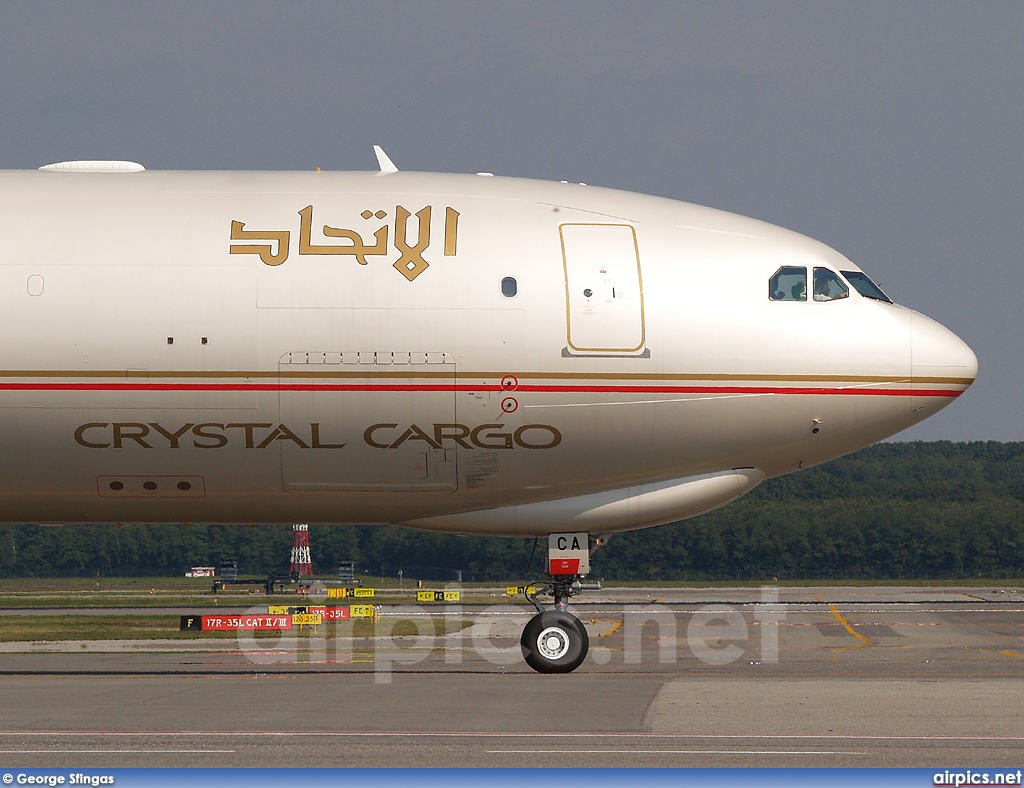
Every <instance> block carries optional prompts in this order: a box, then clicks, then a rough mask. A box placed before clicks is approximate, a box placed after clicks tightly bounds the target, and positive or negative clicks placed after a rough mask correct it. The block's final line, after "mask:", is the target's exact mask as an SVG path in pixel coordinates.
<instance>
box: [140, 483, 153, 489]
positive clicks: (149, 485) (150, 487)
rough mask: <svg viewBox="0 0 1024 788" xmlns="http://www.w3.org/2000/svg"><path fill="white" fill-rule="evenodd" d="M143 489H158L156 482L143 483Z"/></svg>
mask: <svg viewBox="0 0 1024 788" xmlns="http://www.w3.org/2000/svg"><path fill="white" fill-rule="evenodd" d="M142 489H144V490H155V489H156V482H145V483H144V484H143V485H142Z"/></svg>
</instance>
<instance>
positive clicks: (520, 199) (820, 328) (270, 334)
mask: <svg viewBox="0 0 1024 788" xmlns="http://www.w3.org/2000/svg"><path fill="white" fill-rule="evenodd" d="M428 209H429V210H428ZM0 237H2V238H3V239H4V241H3V246H2V251H0V328H2V336H3V344H2V354H3V359H2V362H0V436H2V446H3V450H2V452H0V496H2V501H3V508H2V514H0V517H2V519H3V520H4V521H7V522H129V521H131V522H288V523H291V522H314V523H316V522H327V523H339V522H349V523H404V524H408V525H414V526H416V527H422V528H433V529H436V530H444V531H454V532H459V533H506V534H522V535H530V534H544V533H548V532H551V531H558V530H574V529H577V530H589V531H591V532H592V533H601V532H612V531H617V530H625V529H629V528H637V527H644V526H647V525H655V524H658V523H661V522H670V521H672V520H675V519H680V518H682V517H686V516H690V515H692V514H697V513H699V512H701V511H706V510H707V509H709V508H714V506H717V505H720V504H722V503H725V502H727V501H728V500H732V499H733V498H735V497H737V496H738V495H740V494H742V493H743V492H745V491H746V490H748V489H750V488H751V487H753V486H754V485H756V484H757V483H758V482H759V481H760V480H761V479H762V478H765V477H770V476H775V475H778V474H782V473H787V472H789V471H793V470H797V469H798V468H802V467H807V466H810V465H813V464H815V463H819V462H822V461H824V460H828V459H830V458H834V457H837V456H840V455H842V454H844V453H847V452H849V451H852V450H854V449H857V448H860V447H862V446H866V445H868V444H871V443H873V442H875V441H877V440H879V439H881V438H884V437H886V436H888V435H892V434H893V433H896V432H899V431H900V430H903V429H905V428H906V427H909V426H910V425H912V424H915V423H917V422H919V421H920V420H922V419H924V418H926V417H927V416H929V415H931V414H932V413H935V412H936V411H938V410H939V409H941V408H942V407H944V406H945V405H947V404H948V403H949V402H951V401H952V400H953V399H954V398H955V397H957V396H958V395H959V394H960V393H962V392H963V391H964V390H965V389H966V388H967V387H968V386H969V385H970V383H971V381H973V379H974V376H975V374H976V372H977V363H976V360H975V358H974V355H973V353H972V352H971V351H970V349H969V348H967V346H966V345H964V344H963V343H962V342H961V341H960V340H959V339H957V338H956V337H955V336H954V335H953V334H951V333H949V332H948V331H946V330H945V329H944V328H942V327H941V326H939V325H938V324H937V323H934V322H933V321H931V320H929V319H928V318H926V317H923V316H922V315H920V314H918V313H915V312H912V311H910V310H908V309H905V308H903V307H899V306H896V305H893V304H889V303H884V302H882V301H879V300H874V299H871V298H865V297H863V296H862V295H860V293H859V292H858V291H857V290H856V289H855V288H852V287H851V288H849V290H850V293H849V296H848V297H845V298H838V299H833V300H828V301H817V300H815V299H814V298H813V297H811V295H810V294H809V293H808V294H807V295H806V297H805V300H802V301H801V300H772V299H770V298H769V280H770V278H771V277H773V275H774V274H775V273H776V272H777V271H779V270H780V268H781V267H785V266H790V267H795V268H804V269H806V271H807V276H808V282H810V280H811V278H812V277H813V276H814V274H813V271H814V269H815V268H816V267H819V268H827V269H829V270H830V271H832V272H836V273H838V272H839V271H857V270H858V269H857V268H856V266H853V265H852V264H851V263H850V262H849V261H848V260H846V259H845V258H844V257H843V256H842V255H840V254H838V253H837V252H835V251H834V250H832V249H830V248H828V247H826V246H824V245H822V244H820V243H818V242H816V241H813V240H810V239H808V238H806V237H803V236H800V235H798V234H795V233H792V232H789V231H786V230H783V229H780V228H778V227H774V226H771V225H768V224H765V223H762V222H758V221H755V220H752V219H747V218H743V217H739V216H735V215H731V214H727V213H723V212H720V211H715V210H711V209H708V208H702V207H698V206H694V205H689V204H685V203H680V202H675V201H671V200H666V199H660V198H654V197H646V196H641V195H636V194H630V193H625V192H618V191H612V190H607V189H600V188H594V187H584V186H574V185H567V184H559V183H546V182H537V181H527V180H519V179H510V178H489V177H479V176H462V175H436V174H426V173H405V172H399V173H393V174H387V175H380V174H370V173H219V172H206V173H197V172H189V173H184V172H183V173H175V172H140V173H117V174H87V173H69V172H8V173H2V174H0ZM513 280H514V281H513ZM787 281H788V280H787ZM807 286H808V288H809V287H810V284H808V285H807ZM577 526H580V527H579V528H577Z"/></svg>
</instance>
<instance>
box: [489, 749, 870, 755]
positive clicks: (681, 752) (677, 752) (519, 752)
mask: <svg viewBox="0 0 1024 788" xmlns="http://www.w3.org/2000/svg"><path fill="white" fill-rule="evenodd" d="M627 753H636V754H637V755H870V754H871V753H866V752H854V751H851V750H488V751H487V754H488V755H548V754H555V755H624V754H627Z"/></svg>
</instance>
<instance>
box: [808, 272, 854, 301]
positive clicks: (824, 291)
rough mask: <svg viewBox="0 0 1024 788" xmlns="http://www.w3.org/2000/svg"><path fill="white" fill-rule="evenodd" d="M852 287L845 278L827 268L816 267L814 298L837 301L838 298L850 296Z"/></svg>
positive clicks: (816, 299)
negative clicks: (848, 285) (844, 281)
mask: <svg viewBox="0 0 1024 788" xmlns="http://www.w3.org/2000/svg"><path fill="white" fill-rule="evenodd" d="M849 295H850V288H848V287H847V286H846V285H845V284H843V280H842V279H840V278H839V276H838V275H837V274H836V273H835V272H834V271H830V270H829V269H827V268H815V269H814V300H815V301H835V300H836V299H837V298H848V297H849Z"/></svg>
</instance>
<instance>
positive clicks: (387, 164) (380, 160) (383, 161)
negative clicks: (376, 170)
mask: <svg viewBox="0 0 1024 788" xmlns="http://www.w3.org/2000/svg"><path fill="white" fill-rule="evenodd" d="M373 152H374V153H376V154H377V164H378V165H380V172H381V174H382V175H388V174H389V173H392V172H398V167H396V166H395V163H394V162H393V161H391V157H390V156H388V155H387V154H386V153H385V152H384V149H383V148H382V147H381V146H380V145H374V146H373Z"/></svg>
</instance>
